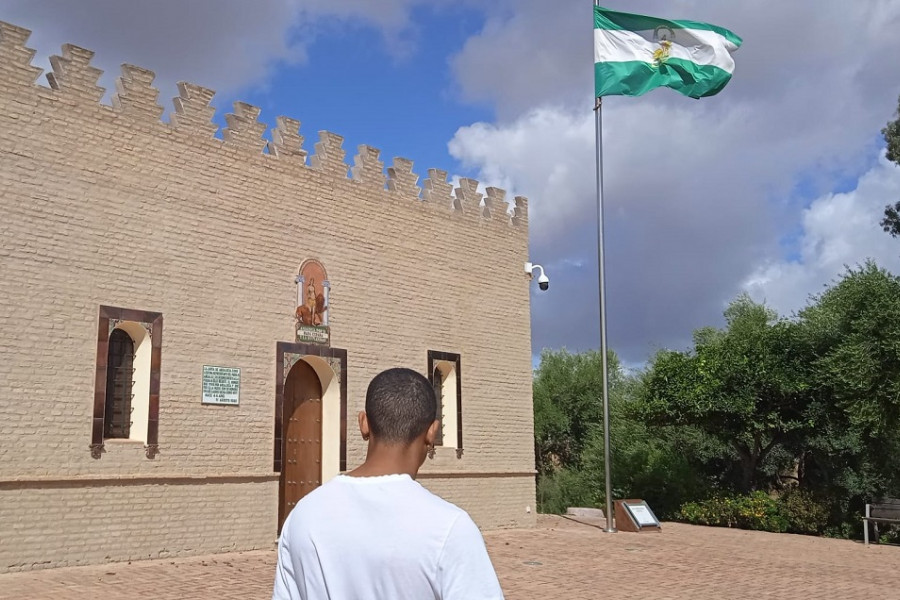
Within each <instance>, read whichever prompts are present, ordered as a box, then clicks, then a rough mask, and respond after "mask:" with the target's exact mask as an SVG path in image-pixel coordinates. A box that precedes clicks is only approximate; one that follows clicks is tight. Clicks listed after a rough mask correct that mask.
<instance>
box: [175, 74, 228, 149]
mask: <svg viewBox="0 0 900 600" xmlns="http://www.w3.org/2000/svg"><path fill="white" fill-rule="evenodd" d="M215 94H216V93H215V92H214V91H213V90H211V89H208V88H205V87H201V86H199V85H195V84H193V83H185V82H184V81H180V82H178V96H176V97H175V98H174V100H173V102H174V104H175V113H174V114H172V125H174V126H175V129H178V130H180V131H185V132H193V133H195V134H196V135H206V136H210V137H212V136H214V135H215V133H216V131H217V130H218V129H219V128H218V126H216V124H215V123H213V117H214V116H215V114H216V109H215V108H213V107H212V106H210V104H209V103H210V102H211V101H212V98H213V96H214V95H215Z"/></svg>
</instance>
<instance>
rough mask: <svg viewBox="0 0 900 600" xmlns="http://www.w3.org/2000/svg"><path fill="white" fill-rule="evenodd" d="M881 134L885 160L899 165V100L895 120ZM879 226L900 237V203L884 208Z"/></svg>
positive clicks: (899, 100)
mask: <svg viewBox="0 0 900 600" xmlns="http://www.w3.org/2000/svg"><path fill="white" fill-rule="evenodd" d="M881 133H882V135H883V136H884V141H885V142H886V143H887V159H888V160H890V161H892V162H894V163H897V164H898V165H900V99H898V100H897V113H896V119H894V120H893V121H890V122H889V123H888V124H887V125H886V126H885V127H884V129H882V130H881ZM881 226H882V227H883V228H884V230H885V231H886V232H887V233H889V234H891V235H892V236H894V237H900V201H897V202H895V203H893V204H888V205H887V206H885V207H884V218H883V219H882V220H881Z"/></svg>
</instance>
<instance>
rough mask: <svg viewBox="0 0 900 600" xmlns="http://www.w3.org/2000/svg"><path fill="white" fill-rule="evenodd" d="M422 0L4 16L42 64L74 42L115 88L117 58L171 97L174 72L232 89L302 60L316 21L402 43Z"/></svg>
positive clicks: (36, 1)
mask: <svg viewBox="0 0 900 600" xmlns="http://www.w3.org/2000/svg"><path fill="white" fill-rule="evenodd" d="M423 1H424V0H382V1H379V2H377V3H373V2H369V1H365V0H340V1H334V0H265V1H262V2H245V1H241V0H190V1H183V0H156V1H154V2H128V1H122V0H79V1H78V2H72V1H70V0H6V1H5V2H3V4H2V5H0V20H3V21H7V22H10V23H13V24H15V25H19V26H22V27H27V28H28V29H31V30H32V31H33V34H32V37H31V39H30V40H29V45H30V46H31V47H33V48H35V49H36V50H37V51H38V56H37V58H36V60H35V64H37V65H38V66H41V67H43V68H44V69H45V70H46V69H49V61H48V57H49V56H50V55H53V54H59V53H60V46H61V45H62V44H64V43H72V44H75V45H77V46H82V47H84V48H88V49H90V50H93V51H94V52H96V56H95V58H94V63H93V64H94V65H95V66H97V67H99V68H101V69H103V70H104V71H105V72H104V75H103V77H102V78H101V80H100V82H101V85H103V86H104V87H105V88H106V89H107V91H108V92H109V91H111V90H113V89H114V85H115V78H116V77H117V76H118V75H119V72H120V71H119V65H121V64H122V63H131V64H136V65H138V66H141V67H144V68H147V69H150V70H152V71H154V72H155V73H156V74H157V81H156V86H157V87H158V88H159V89H160V91H161V94H160V95H161V99H162V103H163V105H164V106H166V105H168V106H170V105H169V104H168V102H167V99H168V98H170V97H172V96H174V95H175V93H176V88H175V82H176V81H181V80H184V81H189V82H192V83H197V84H199V85H203V86H205V87H210V88H212V89H215V90H216V91H217V92H219V93H220V94H232V93H235V92H238V91H240V90H242V89H247V88H249V87H251V86H259V85H265V84H266V83H267V81H268V80H269V78H270V77H271V76H272V75H273V73H274V71H275V68H276V67H277V66H278V65H281V64H294V63H302V62H304V61H305V60H306V59H307V54H306V50H307V46H308V44H309V43H310V42H311V41H312V40H313V39H314V38H315V35H316V29H315V27H314V25H317V24H321V23H322V21H323V20H324V21H325V22H328V21H329V20H331V21H339V22H341V23H345V24H346V23H352V24H356V25H361V26H371V27H376V28H378V29H379V30H381V31H382V33H383V34H384V39H385V43H386V45H387V48H389V49H396V50H397V51H398V52H400V51H405V50H406V48H405V47H404V43H403V42H404V38H403V34H404V32H405V31H406V30H407V29H408V27H409V26H410V9H411V7H412V6H414V5H415V4H420V3H422V2H423Z"/></svg>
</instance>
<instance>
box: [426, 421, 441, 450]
mask: <svg viewBox="0 0 900 600" xmlns="http://www.w3.org/2000/svg"><path fill="white" fill-rule="evenodd" d="M440 426H441V422H440V421H438V420H437V419H435V420H434V422H433V423H432V424H431V425H430V426H429V427H428V431H426V432H425V445H426V446H434V445H435V443H436V442H437V432H438V429H439V428H440Z"/></svg>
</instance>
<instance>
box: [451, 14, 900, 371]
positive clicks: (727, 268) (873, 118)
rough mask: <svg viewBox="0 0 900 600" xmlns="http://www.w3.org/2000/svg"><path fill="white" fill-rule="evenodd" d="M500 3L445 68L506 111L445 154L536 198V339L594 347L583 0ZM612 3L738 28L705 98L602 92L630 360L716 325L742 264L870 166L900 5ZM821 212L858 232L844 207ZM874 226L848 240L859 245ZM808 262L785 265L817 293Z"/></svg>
mask: <svg viewBox="0 0 900 600" xmlns="http://www.w3.org/2000/svg"><path fill="white" fill-rule="evenodd" d="M610 1H612V0H610ZM606 4H607V5H609V3H606ZM500 5H501V7H502V8H498V9H495V10H494V11H493V12H492V13H491V16H490V18H489V19H488V22H487V25H486V26H485V28H484V30H483V31H482V32H481V33H480V34H479V35H477V36H475V37H473V38H472V39H470V40H469V41H468V42H467V44H466V45H465V47H464V48H463V49H462V50H461V51H460V53H459V54H458V55H457V56H456V57H454V59H453V63H452V64H453V66H454V69H455V71H454V72H455V73H456V77H457V81H458V84H459V89H460V93H461V96H462V97H463V98H465V99H469V100H473V101H489V102H492V103H493V105H494V106H495V107H496V110H497V114H498V120H497V121H496V122H494V123H489V124H485V123H479V124H474V125H471V126H469V127H463V128H460V130H459V131H458V132H457V134H456V136H455V137H454V139H453V140H452V141H451V143H450V146H449V147H450V150H451V152H452V154H453V155H454V156H455V157H457V158H458V159H459V160H460V161H461V162H463V163H464V164H465V165H466V167H467V168H469V169H471V170H472V171H474V172H477V173H478V175H479V177H480V178H481V179H483V180H485V181H486V182H487V183H488V184H489V185H492V184H495V183H498V184H502V185H505V186H508V187H510V188H513V189H515V190H516V192H518V193H522V194H524V195H527V196H529V197H530V199H531V202H530V207H531V217H532V218H531V221H530V223H531V228H532V255H533V258H535V259H536V260H541V261H544V262H551V263H555V265H556V267H555V269H556V272H557V277H556V278H555V279H554V287H553V288H552V289H551V292H550V293H549V294H544V295H540V294H537V295H535V296H534V297H533V314H534V320H533V327H534V332H535V336H534V337H535V346H536V348H535V349H536V350H537V349H539V348H540V347H541V346H552V347H558V346H563V345H565V346H569V347H570V348H575V349H580V348H587V347H596V345H597V341H596V340H597V335H596V334H595V333H594V329H595V324H596V319H597V317H596V315H597V308H596V301H597V300H596V297H597V291H596V287H597V285H596V258H595V252H596V250H595V246H594V241H593V238H594V236H595V232H594V226H593V222H594V216H593V215H594V208H593V205H594V168H593V155H594V149H593V137H594V134H593V117H592V113H591V110H590V108H591V106H590V105H591V100H590V96H591V83H592V78H593V75H592V72H591V64H590V62H591V57H590V44H591V40H590V35H591V30H590V9H589V8H585V7H584V6H582V5H583V3H581V2H575V0H562V1H561V2H555V3H548V2H542V1H540V0H521V1H519V2H516V3H515V4H514V5H513V4H512V3H503V2H501V3H500ZM614 8H619V9H621V10H626V11H629V12H641V13H644V14H655V15H658V16H670V17H673V18H691V19H696V20H704V21H708V22H711V23H715V24H718V25H722V26H726V27H729V28H731V29H733V30H734V31H735V32H736V33H738V34H739V35H741V36H742V37H743V38H744V45H743V47H742V48H741V49H740V50H739V51H738V52H737V54H736V55H735V58H736V61H737V69H736V71H735V75H734V79H733V81H732V82H731V83H730V84H729V86H728V87H727V88H726V89H725V90H724V91H723V92H722V93H721V94H720V95H718V96H716V97H714V98H707V99H703V100H700V101H694V100H690V99H687V98H683V97H681V96H679V95H678V94H676V93H674V92H671V91H670V90H659V91H655V92H652V93H650V94H648V95H646V96H644V97H641V98H615V97H614V98H607V99H606V100H605V101H604V130H605V131H604V133H605V138H604V139H605V142H604V151H605V164H604V170H605V175H606V178H607V179H606V207H607V261H608V262H607V264H608V280H607V286H608V288H609V306H608V315H609V319H610V338H611V344H612V345H613V347H615V348H616V349H618V350H619V351H620V352H622V353H623V354H624V355H625V359H626V360H632V361H634V360H637V361H640V360H643V359H644V358H646V356H647V353H648V352H649V351H652V350H653V349H654V348H655V347H657V346H667V347H680V346H684V345H685V344H687V343H688V342H689V340H690V332H691V330H692V329H694V328H696V327H699V326H703V325H710V324H716V323H719V322H721V321H720V319H721V312H722V309H723V308H724V306H725V304H726V303H727V302H728V301H729V300H730V299H731V298H733V297H734V296H735V295H736V294H737V293H739V292H740V291H741V290H742V289H743V285H744V283H745V282H746V281H747V280H748V277H750V275H751V274H754V273H756V274H758V273H761V272H764V269H765V266H772V265H779V264H780V263H781V262H783V260H784V256H785V254H786V250H785V247H784V245H783V243H782V241H783V240H784V239H785V238H786V237H789V236H791V235H796V231H797V229H798V227H799V226H800V224H801V219H803V218H804V212H803V210H804V209H805V208H806V207H807V206H808V204H809V201H810V200H812V199H813V198H815V197H817V196H820V195H822V194H825V193H827V192H829V191H830V190H832V189H834V187H835V186H837V185H841V186H843V187H846V183H847V181H850V182H853V181H855V180H856V178H857V177H858V176H859V175H860V174H862V173H864V172H865V171H867V170H868V169H869V168H871V167H872V164H873V163H874V161H875V160H876V157H877V152H878V140H879V130H880V129H881V127H882V126H883V125H884V123H885V122H886V121H887V120H888V119H889V118H890V117H891V113H892V112H893V111H894V109H895V107H896V98H897V95H898V93H900V62H898V61H896V52H895V42H894V41H893V40H894V38H895V37H896V36H895V32H896V31H897V29H898V26H900V3H897V2H891V1H888V0H867V1H864V2H858V3H852V4H850V3H846V2H838V1H836V0H832V1H813V0H798V1H797V2H792V3H787V4H785V3H781V2H776V1H775V0H755V1H750V2H744V3H709V2H700V1H699V0H682V1H680V2H678V3H675V4H672V3H670V2H662V1H661V0H647V1H644V2H630V3H628V5H627V6H625V5H622V6H614ZM883 204H884V203H882V205H883ZM876 213H877V211H876ZM869 216H870V217H871V220H870V221H869V222H867V224H865V225H864V224H863V222H864V220H865V219H864V217H863V216H862V215H858V217H859V221H858V225H855V226H858V227H860V228H863V227H865V231H866V232H871V230H872V227H875V229H876V230H877V221H878V215H877V214H871V215H869ZM821 218H822V219H824V220H825V221H826V222H832V223H833V224H834V225H835V226H838V225H839V224H841V221H842V220H843V226H845V227H848V228H849V227H851V226H850V225H849V222H848V221H847V220H846V218H845V215H838V214H836V213H827V214H823V215H822V216H821ZM861 231H862V229H861ZM876 233H877V235H880V236H881V237H883V238H885V239H883V240H881V242H879V243H881V244H887V245H890V242H891V241H892V240H891V239H890V238H889V237H888V236H887V235H886V234H884V233H880V232H876ZM872 235H875V234H872ZM866 236H869V233H865V234H863V233H860V234H859V235H855V234H854V235H853V236H847V237H846V238H845V240H844V243H845V244H848V245H850V246H852V247H854V248H855V249H856V250H865V249H867V248H870V247H871V246H867V245H864V244H863V240H867V239H868V237H866ZM843 254H844V255H846V256H849V255H850V254H852V253H851V252H846V253H843ZM545 256H546V257H550V258H551V260H549V261H548V260H547V258H544V257H545ZM592 257H593V258H592ZM573 263H580V264H581V265H582V266H581V267H580V268H576V267H574V266H572V264H573ZM816 268H817V267H813V266H812V265H811V264H810V265H808V264H805V263H804V264H801V265H800V266H798V269H800V270H804V272H805V271H806V270H809V271H810V273H809V274H807V275H804V276H802V277H801V276H800V275H799V274H795V275H794V276H793V277H794V280H796V281H797V282H798V286H799V285H800V282H803V281H807V282H809V285H812V286H813V287H811V288H809V289H808V290H806V292H805V293H810V292H815V291H817V290H816V288H815V286H816V285H818V284H817V283H815V282H817V281H818V280H819V276H818V274H817V272H816ZM550 275H551V277H553V273H550ZM557 284H559V285H557ZM769 293H771V294H775V293H776V292H775V288H774V287H773V288H770V292H769ZM804 295H805V294H804Z"/></svg>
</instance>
